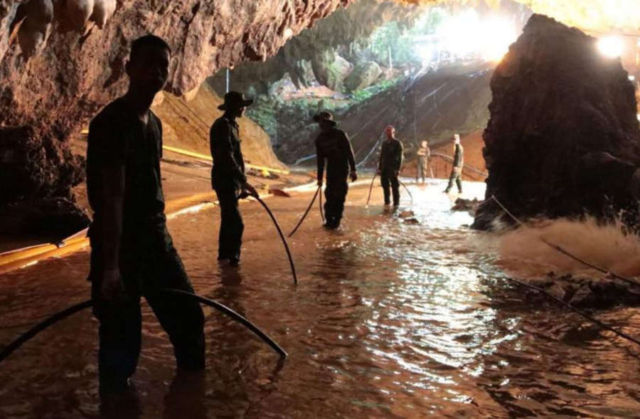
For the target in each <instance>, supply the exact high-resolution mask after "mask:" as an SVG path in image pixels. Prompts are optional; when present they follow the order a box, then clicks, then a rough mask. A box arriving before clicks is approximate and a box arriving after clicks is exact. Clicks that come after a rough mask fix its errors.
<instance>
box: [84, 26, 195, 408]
mask: <svg viewBox="0 0 640 419" xmlns="http://www.w3.org/2000/svg"><path fill="white" fill-rule="evenodd" d="M170 58H171V50H170V48H169V46H168V45H167V44H166V42H165V41H164V40H162V39H161V38H158V37H156V36H153V35H147V36H143V37H141V38H138V39H136V40H135V41H133V43H132V44H131V53H130V56H129V61H128V62H127V64H126V73H127V75H128V77H129V89H128V91H127V93H126V94H125V95H124V96H122V97H121V98H119V99H116V100H115V101H113V102H111V103H110V104H109V105H107V106H106V107H105V108H104V109H103V110H102V111H101V112H100V113H99V114H98V115H97V116H96V117H95V118H94V119H93V120H92V121H91V125H90V127H89V140H88V141H89V144H88V149H87V192H88V195H89V203H90V205H91V208H92V209H93V212H94V217H93V222H92V224H91V228H90V230H89V237H90V239H91V271H90V273H89V280H90V281H91V283H92V290H91V293H92V297H93V299H94V302H95V304H94V314H95V316H96V317H97V319H98V320H99V321H100V330H99V335H100V347H99V355H98V356H99V359H98V370H99V377H100V394H101V395H102V396H104V395H109V394H111V395H113V394H122V395H124V394H130V392H128V391H127V390H130V383H129V377H130V376H131V375H133V373H134V372H135V370H136V366H137V363H138V357H139V355H140V344H141V338H140V334H141V315H140V297H141V296H144V297H145V298H146V300H147V301H148V303H149V305H150V306H151V308H152V309H153V311H154V313H155V315H156V316H157V318H158V320H159V321H160V324H161V325H162V327H163V328H164V330H165V331H166V332H167V333H168V334H169V338H170V339H171V343H172V344H173V348H174V354H175V357H176V361H177V366H178V370H179V371H200V370H203V369H204V366H205V358H204V348H205V346H204V345H205V342H204V334H203V323H204V316H203V314H202V310H201V308H200V306H199V304H198V303H197V302H196V301H193V300H190V299H185V298H180V297H175V296H172V295H167V294H164V293H162V292H161V290H162V289H165V288H172V289H178V290H183V291H188V292H193V288H192V287H191V284H190V282H189V279H188V278H187V275H186V273H185V270H184V266H183V265H182V261H181V260H180V257H179V256H178V253H177V252H176V249H175V248H174V247H173V242H172V240H171V236H170V235H169V233H168V231H167V227H166V217H165V214H164V197H163V193H162V185H161V179H162V177H161V175H160V157H161V156H162V124H161V122H160V120H159V119H158V117H156V116H155V115H154V114H153V112H151V110H150V106H151V103H152V102H153V98H154V97H155V95H156V93H158V92H159V91H160V90H162V88H163V87H164V85H165V82H166V81H167V76H168V71H169V61H170Z"/></svg>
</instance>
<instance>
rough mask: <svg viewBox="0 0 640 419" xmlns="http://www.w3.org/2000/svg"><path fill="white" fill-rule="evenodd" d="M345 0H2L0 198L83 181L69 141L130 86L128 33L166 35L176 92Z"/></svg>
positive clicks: (279, 41) (252, 56)
mask: <svg viewBox="0 0 640 419" xmlns="http://www.w3.org/2000/svg"><path fill="white" fill-rule="evenodd" d="M349 2H350V0H313V1H308V0H220V1H208V2H204V1H200V0H186V1H180V2H169V1H143V0H119V1H117V2H116V1H115V0H27V1H15V0H0V29H2V30H1V31H0V139H1V140H0V159H1V161H2V162H3V163H2V170H1V171H0V172H1V175H0V191H2V192H1V195H2V196H1V198H0V199H2V201H1V202H0V205H2V204H3V203H6V202H7V201H10V200H16V199H22V198H24V197H27V196H29V197H31V198H32V199H35V198H37V197H49V196H61V197H67V196H68V195H69V194H70V192H69V191H70V188H71V186H72V185H73V184H74V183H77V182H79V181H80V180H81V179H82V178H81V176H80V174H81V173H82V172H83V170H82V164H81V162H80V161H79V160H77V159H74V158H73V157H72V156H71V154H70V152H69V149H68V145H67V143H68V142H67V139H68V138H69V136H70V134H71V133H73V132H78V131H79V130H80V128H81V127H83V126H86V123H87V121H88V120H89V118H90V117H91V116H93V115H94V114H95V113H96V112H97V111H98V110H99V109H100V108H101V107H103V106H104V105H105V104H106V103H108V102H109V101H110V100H112V99H114V98H115V97H116V96H118V95H120V94H122V93H123V92H124V90H125V89H126V77H125V75H124V63H125V61H126V59H127V54H128V47H129V42H130V41H131V40H132V39H134V38H136V37H138V36H140V35H143V34H145V33H149V32H151V33H154V34H156V35H159V36H161V37H163V38H165V39H166V40H167V41H168V42H169V44H170V45H171V47H172V50H173V56H172V66H171V70H170V77H169V82H168V84H167V87H166V89H167V90H168V91H170V92H172V93H174V94H177V95H181V94H183V93H184V92H188V91H191V90H193V89H194V88H196V87H198V86H199V85H200V83H202V82H203V81H204V80H205V78H206V77H207V76H209V75H211V74H213V73H214V72H215V71H216V70H217V69H219V68H222V67H227V66H232V65H235V64H238V63H240V62H242V61H247V60H254V61H256V60H257V61H259V60H265V59H267V58H268V57H269V56H272V55H274V54H275V53H276V52H277V51H278V49H279V48H280V47H281V46H282V45H283V44H284V43H285V42H286V40H287V39H289V38H290V37H292V36H294V35H296V34H298V33H299V32H300V31H302V30H303V29H305V28H307V27H310V26H311V25H312V24H313V23H314V22H315V21H316V20H318V19H321V18H323V17H325V16H327V15H329V14H331V13H332V12H334V11H335V10H336V9H338V8H340V7H341V6H346V5H347V4H349ZM22 161H26V162H27V163H26V164H24V165H22V166H20V162H22Z"/></svg>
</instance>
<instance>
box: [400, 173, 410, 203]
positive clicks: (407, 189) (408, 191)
mask: <svg viewBox="0 0 640 419" xmlns="http://www.w3.org/2000/svg"><path fill="white" fill-rule="evenodd" d="M398 183H399V184H401V185H402V187H403V188H404V189H405V190H406V191H407V193H408V194H409V199H411V205H413V195H411V191H410V190H409V188H407V185H405V184H404V183H403V182H402V181H401V180H400V179H398Z"/></svg>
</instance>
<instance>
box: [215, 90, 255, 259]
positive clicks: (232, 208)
mask: <svg viewBox="0 0 640 419" xmlns="http://www.w3.org/2000/svg"><path fill="white" fill-rule="evenodd" d="M252 103H253V100H250V99H245V98H244V97H243V95H242V94H241V93H238V92H229V93H227V94H226V95H225V96H224V103H223V104H222V105H220V106H219V107H218V108H219V109H221V110H223V111H224V114H223V115H222V116H221V117H220V118H218V119H216V121H215V122H214V123H213V125H212V126H211V131H210V132H209V140H210V142H209V145H210V148H211V157H212V158H213V168H212V169H211V186H212V187H213V189H214V190H215V191H216V195H217V196H218V202H219V204H220V234H219V238H218V260H219V261H228V262H229V265H231V266H238V264H239V263H240V247H241V245H242V233H243V231H244V224H243V222H242V216H241V215H240V210H239V208H238V200H239V199H240V198H242V197H243V196H246V195H256V190H255V189H254V188H253V187H252V186H251V185H249V184H248V183H247V177H246V176H245V173H244V158H243V157H242V150H241V148H240V135H239V132H238V123H237V122H236V118H240V117H242V115H243V114H244V111H245V109H246V107H247V106H249V105H251V104H252Z"/></svg>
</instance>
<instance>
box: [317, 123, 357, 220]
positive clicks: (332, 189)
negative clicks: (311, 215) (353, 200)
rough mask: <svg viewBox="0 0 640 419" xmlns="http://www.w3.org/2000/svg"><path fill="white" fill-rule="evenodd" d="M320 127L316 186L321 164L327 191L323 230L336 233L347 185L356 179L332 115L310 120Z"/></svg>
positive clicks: (346, 145)
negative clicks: (333, 230)
mask: <svg viewBox="0 0 640 419" xmlns="http://www.w3.org/2000/svg"><path fill="white" fill-rule="evenodd" d="M313 120H314V121H315V122H317V123H318V124H319V125H320V134H319V135H318V137H317V138H316V156H317V160H318V186H322V183H323V178H324V168H325V164H326V166H327V188H326V190H325V197H326V202H325V204H324V213H325V217H326V220H327V221H326V223H325V227H326V228H329V229H336V228H338V227H339V226H340V220H341V219H342V212H343V211H344V200H345V198H346V197H347V191H348V190H349V185H348V183H347V177H350V178H351V181H352V182H353V181H355V180H356V179H357V178H358V175H357V173H356V161H355V159H354V157H353V150H352V149H351V143H350V142H349V138H348V137H347V134H346V133H345V132H344V131H342V130H340V129H338V128H337V127H336V123H335V121H334V120H333V115H331V114H330V113H329V112H326V111H323V112H320V113H318V114H317V115H315V116H314V117H313Z"/></svg>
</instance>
